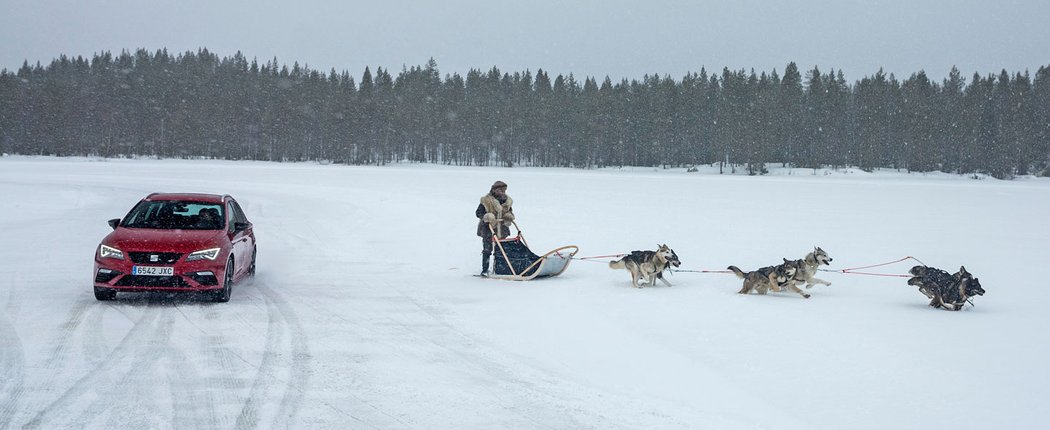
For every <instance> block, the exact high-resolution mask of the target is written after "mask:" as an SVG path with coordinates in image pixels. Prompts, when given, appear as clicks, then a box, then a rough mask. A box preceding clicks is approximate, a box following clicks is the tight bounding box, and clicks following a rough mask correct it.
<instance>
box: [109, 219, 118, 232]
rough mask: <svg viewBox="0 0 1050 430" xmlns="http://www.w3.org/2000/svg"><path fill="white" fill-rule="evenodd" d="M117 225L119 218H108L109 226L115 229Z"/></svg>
mask: <svg viewBox="0 0 1050 430" xmlns="http://www.w3.org/2000/svg"><path fill="white" fill-rule="evenodd" d="M118 225H120V218H114V219H111V220H109V226H110V227H113V229H114V230H116V229H117V226H118Z"/></svg>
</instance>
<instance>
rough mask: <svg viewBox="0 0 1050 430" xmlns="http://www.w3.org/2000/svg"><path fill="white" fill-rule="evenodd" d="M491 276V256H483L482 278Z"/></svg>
mask: <svg viewBox="0 0 1050 430" xmlns="http://www.w3.org/2000/svg"><path fill="white" fill-rule="evenodd" d="M488 274H489V256H487V255H482V256H481V276H488Z"/></svg>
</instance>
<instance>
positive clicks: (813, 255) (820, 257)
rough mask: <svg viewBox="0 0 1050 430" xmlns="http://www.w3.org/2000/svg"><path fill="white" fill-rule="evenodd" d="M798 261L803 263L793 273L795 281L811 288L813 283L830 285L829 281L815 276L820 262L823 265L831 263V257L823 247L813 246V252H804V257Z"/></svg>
mask: <svg viewBox="0 0 1050 430" xmlns="http://www.w3.org/2000/svg"><path fill="white" fill-rule="evenodd" d="M798 261H801V262H802V263H804V264H803V265H802V266H801V267H800V268H799V271H798V272H797V273H796V274H795V279H796V281H797V283H805V284H806V288H807V289H808V288H813V285H815V284H822V285H831V282H828V281H825V280H823V279H820V278H817V277H816V276H817V269H819V268H820V265H821V264H823V265H825V266H827V265H830V264H831V257H830V256H829V255H828V253H827V252H825V251H824V250H823V249H820V247H819V246H814V247H813V252H810V253H809V254H806V257H805V258H803V259H802V260H798Z"/></svg>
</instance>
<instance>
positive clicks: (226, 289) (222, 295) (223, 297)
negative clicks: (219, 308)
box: [212, 257, 233, 303]
mask: <svg viewBox="0 0 1050 430" xmlns="http://www.w3.org/2000/svg"><path fill="white" fill-rule="evenodd" d="M232 291H233V257H230V259H229V260H226V275H225V276H224V277H223V280H222V289H221V290H218V291H216V292H215V293H214V294H215V295H214V296H212V300H214V301H216V302H219V303H226V302H228V301H230V293H231V292H232Z"/></svg>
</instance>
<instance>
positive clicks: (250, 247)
mask: <svg viewBox="0 0 1050 430" xmlns="http://www.w3.org/2000/svg"><path fill="white" fill-rule="evenodd" d="M231 201H232V203H233V213H234V219H235V220H236V222H240V223H244V224H247V225H248V227H247V228H245V229H244V230H243V231H241V233H242V234H243V237H244V242H243V244H244V247H243V248H242V250H241V252H243V253H244V254H243V257H242V258H241V260H240V261H241V262H243V263H244V264H243V265H242V266H241V267H242V268H243V269H244V271H245V272H247V271H248V270H250V269H251V264H252V252H253V251H254V250H255V233H254V231H253V230H252V223H251V222H250V221H248V217H247V216H245V215H244V210H243V209H241V205H240V203H237V200H232V199H231Z"/></svg>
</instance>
